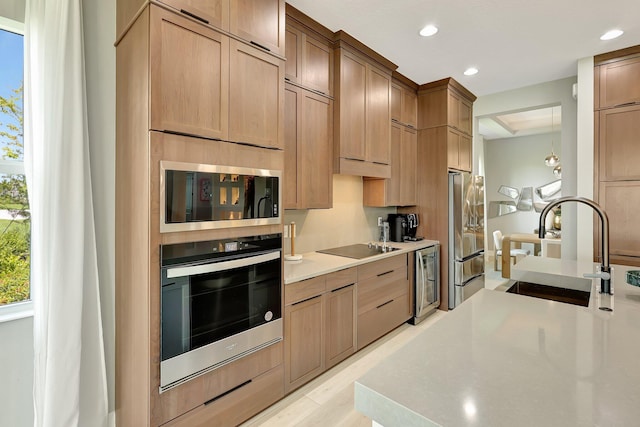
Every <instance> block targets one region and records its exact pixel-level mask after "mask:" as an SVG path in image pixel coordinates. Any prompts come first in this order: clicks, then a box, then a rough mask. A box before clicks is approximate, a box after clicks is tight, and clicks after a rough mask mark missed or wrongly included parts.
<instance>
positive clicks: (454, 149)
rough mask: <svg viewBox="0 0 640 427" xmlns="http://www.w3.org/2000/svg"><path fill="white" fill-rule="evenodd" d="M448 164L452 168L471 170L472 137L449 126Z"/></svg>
mask: <svg viewBox="0 0 640 427" xmlns="http://www.w3.org/2000/svg"><path fill="white" fill-rule="evenodd" d="M447 164H448V167H449V168H450V169H456V170H461V171H467V172H470V171H471V138H470V137H469V136H467V135H465V134H463V133H461V132H459V131H457V130H455V129H452V128H448V136H447Z"/></svg>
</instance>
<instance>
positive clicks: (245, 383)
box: [204, 380, 251, 406]
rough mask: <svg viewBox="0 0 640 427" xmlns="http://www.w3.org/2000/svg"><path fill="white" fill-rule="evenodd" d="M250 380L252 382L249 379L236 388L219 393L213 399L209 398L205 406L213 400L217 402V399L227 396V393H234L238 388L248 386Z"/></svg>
mask: <svg viewBox="0 0 640 427" xmlns="http://www.w3.org/2000/svg"><path fill="white" fill-rule="evenodd" d="M250 382H251V380H247V381H245V382H243V383H242V384H240V385H237V386H235V387H234V388H232V389H231V390H227V391H225V392H224V393H222V394H219V395H217V396H216V397H214V398H213V399H209V400H207V401H206V402H204V406H207V405H208V404H210V403H213V402H215V401H216V400H218V399H221V398H223V397H225V396H226V395H227V394H229V393H233V392H234V391H236V390H238V389H239V388H241V387H244V386H246V385H247V384H249V383H250Z"/></svg>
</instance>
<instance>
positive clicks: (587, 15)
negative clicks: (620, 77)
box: [288, 0, 640, 96]
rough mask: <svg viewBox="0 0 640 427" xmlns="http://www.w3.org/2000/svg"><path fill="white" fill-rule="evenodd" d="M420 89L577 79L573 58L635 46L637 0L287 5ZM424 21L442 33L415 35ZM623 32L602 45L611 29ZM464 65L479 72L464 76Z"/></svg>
mask: <svg viewBox="0 0 640 427" xmlns="http://www.w3.org/2000/svg"><path fill="white" fill-rule="evenodd" d="M288 3H290V4H291V5H292V6H294V7H295V8H297V9H299V10H300V11H302V12H304V13H305V14H307V15H308V16H310V17H312V18H313V19H315V20H316V21H318V22H319V23H321V24H323V25H324V26H325V27H327V28H329V29H330V30H332V31H337V30H344V31H346V32H347V33H349V34H350V35H352V36H353V37H355V38H356V39H358V40H360V41H361V42H362V43H364V44H366V45H367V46H369V47H370V48H372V49H373V50H375V51H376V52H378V53H380V54H381V55H383V56H384V57H386V58H387V59H389V60H390V61H392V62H394V63H395V64H397V65H398V71H399V72H400V73H402V74H404V75H405V76H407V77H408V78H410V79H411V80H413V81H415V82H416V83H418V84H423V83H428V82H432V81H435V80H439V79H442V78H445V77H453V78H454V79H456V80H457V81H458V82H460V83H461V84H462V85H463V86H465V87H466V88H467V89H469V90H470V91H471V92H472V93H474V94H475V95H476V96H482V95H488V94H492V93H496V92H502V91H505V90H509V89H516V88H520V87H524V86H529V85H532V84H537V83H542V82H547V81H552V80H557V79H561V78H565V77H570V76H574V75H576V74H577V66H576V62H577V60H578V59H581V58H585V57H589V56H593V55H597V54H600V53H605V52H610V51H613V50H617V49H622V48H625V47H629V46H634V45H638V44H640V19H638V17H639V16H640V1H639V0H608V1H603V0H598V1H594V0H563V1H558V0H538V1H531V0H526V1H525V0H321V1H318V0H288ZM427 24H433V25H436V26H437V27H438V28H439V32H438V33H437V34H436V35H435V36H432V37H428V38H425V37H421V36H419V35H418V32H419V31H420V29H422V28H423V27H424V26H425V25H427ZM613 28H619V29H621V30H623V31H624V32H625V33H624V34H623V35H622V36H621V37H619V38H617V39H614V40H609V41H601V40H600V36H601V35H602V34H603V33H605V32H606V31H608V30H611V29H613ZM468 67H476V68H478V70H479V72H478V74H476V75H474V76H465V75H464V74H463V72H464V70H465V69H467V68H468Z"/></svg>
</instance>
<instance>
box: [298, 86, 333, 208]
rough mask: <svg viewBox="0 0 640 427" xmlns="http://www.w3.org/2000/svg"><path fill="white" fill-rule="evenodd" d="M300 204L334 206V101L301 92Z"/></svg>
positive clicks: (323, 206)
mask: <svg viewBox="0 0 640 427" xmlns="http://www.w3.org/2000/svg"><path fill="white" fill-rule="evenodd" d="M300 95H301V97H300V98H299V99H300V103H301V106H300V109H301V110H300V118H301V122H299V129H300V139H299V140H298V150H297V151H298V159H297V164H298V200H299V202H301V203H300V204H301V205H302V206H301V207H303V208H305V209H310V208H311V209H313V208H331V207H332V206H333V128H332V123H333V101H332V100H331V99H329V98H326V97H324V96H321V95H317V94H314V93H312V92H309V91H307V90H304V89H301V90H300Z"/></svg>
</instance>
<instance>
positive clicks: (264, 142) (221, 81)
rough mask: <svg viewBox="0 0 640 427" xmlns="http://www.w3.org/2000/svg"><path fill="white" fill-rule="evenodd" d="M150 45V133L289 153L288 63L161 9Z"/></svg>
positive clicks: (153, 23)
mask: <svg viewBox="0 0 640 427" xmlns="http://www.w3.org/2000/svg"><path fill="white" fill-rule="evenodd" d="M150 43H151V56H152V60H151V61H150V64H151V80H150V84H151V118H150V121H151V129H154V130H159V131H169V132H176V133H182V134H187V135H194V136H201V137H205V138H214V139H222V140H230V141H232V142H241V143H247V144H252V145H257V146H261V147H268V148H280V149H281V148H283V139H284V138H283V131H284V122H283V117H282V111H283V108H284V98H283V94H284V81H283V76H284V65H283V61H282V60H281V59H279V58H277V57H274V56H272V55H269V54H268V53H266V52H264V51H262V50H260V49H257V48H254V47H252V46H249V45H247V44H244V43H241V42H239V41H237V40H232V39H230V38H229V37H228V36H226V35H223V34H221V33H219V32H217V31H215V30H213V29H211V28H209V27H207V26H204V25H200V24H198V23H195V22H193V21H192V20H190V19H187V18H184V17H182V16H180V15H176V14H174V13H172V12H170V11H168V10H164V9H162V8H158V7H155V6H154V7H152V8H151V27H150Z"/></svg>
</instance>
